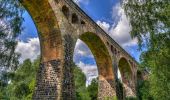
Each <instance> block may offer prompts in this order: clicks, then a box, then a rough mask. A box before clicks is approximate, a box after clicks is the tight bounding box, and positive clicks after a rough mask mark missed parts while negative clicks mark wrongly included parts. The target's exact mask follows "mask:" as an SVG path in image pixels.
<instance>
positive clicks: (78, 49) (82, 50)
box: [74, 39, 93, 57]
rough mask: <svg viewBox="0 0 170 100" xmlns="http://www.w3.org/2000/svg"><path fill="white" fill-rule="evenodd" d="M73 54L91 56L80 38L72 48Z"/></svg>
mask: <svg viewBox="0 0 170 100" xmlns="http://www.w3.org/2000/svg"><path fill="white" fill-rule="evenodd" d="M74 55H75V56H77V55H81V56H86V57H93V56H92V53H91V51H90V49H89V48H88V46H87V45H86V44H85V43H84V42H83V41H81V40H80V39H78V40H77V43H76V46H75V50H74Z"/></svg>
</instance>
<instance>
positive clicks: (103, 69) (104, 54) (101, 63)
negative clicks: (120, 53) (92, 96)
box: [80, 32, 116, 99]
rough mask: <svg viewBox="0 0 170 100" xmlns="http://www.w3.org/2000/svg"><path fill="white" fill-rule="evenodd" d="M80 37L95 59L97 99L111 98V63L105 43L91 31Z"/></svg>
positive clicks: (112, 87) (112, 93)
mask: <svg viewBox="0 0 170 100" xmlns="http://www.w3.org/2000/svg"><path fill="white" fill-rule="evenodd" d="M80 39H81V40H82V41H83V42H84V43H85V44H87V46H88V47H89V48H90V50H91V52H92V54H93V55H94V58H95V60H96V64H97V68H98V74H99V80H98V81H99V89H98V99H102V98H113V97H114V96H116V93H115V82H114V73H113V65H112V60H111V57H110V55H109V52H108V50H107V48H106V46H105V44H104V43H103V41H102V40H101V39H100V37H99V36H97V35H96V34H95V33H92V32H86V33H84V34H82V35H81V36H80Z"/></svg>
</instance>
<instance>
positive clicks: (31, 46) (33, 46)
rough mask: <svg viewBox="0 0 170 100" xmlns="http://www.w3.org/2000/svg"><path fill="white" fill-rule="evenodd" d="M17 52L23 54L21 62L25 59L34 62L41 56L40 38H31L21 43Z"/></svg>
mask: <svg viewBox="0 0 170 100" xmlns="http://www.w3.org/2000/svg"><path fill="white" fill-rule="evenodd" d="M16 52H18V53H20V54H21V58H20V62H23V61H24V60H25V59H28V58H29V59H31V60H34V59H35V58H37V56H38V55H40V43H39V39H38V38H30V39H29V40H28V41H27V42H24V41H19V42H18V45H17V48H16Z"/></svg>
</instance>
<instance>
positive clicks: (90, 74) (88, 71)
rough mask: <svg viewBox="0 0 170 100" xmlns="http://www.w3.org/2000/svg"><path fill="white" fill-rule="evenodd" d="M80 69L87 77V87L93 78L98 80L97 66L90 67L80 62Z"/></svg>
mask: <svg viewBox="0 0 170 100" xmlns="http://www.w3.org/2000/svg"><path fill="white" fill-rule="evenodd" d="M76 65H77V66H78V67H80V68H81V69H82V71H83V73H85V75H86V78H87V80H86V85H89V84H90V83H91V81H92V79H93V78H96V77H97V76H98V70H97V66H96V65H88V64H85V63H83V62H79V63H77V64H76Z"/></svg>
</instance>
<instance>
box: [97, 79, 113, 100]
mask: <svg viewBox="0 0 170 100" xmlns="http://www.w3.org/2000/svg"><path fill="white" fill-rule="evenodd" d="M98 99H99V100H114V99H116V88H115V81H114V80H107V79H104V78H101V76H99V87H98Z"/></svg>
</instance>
